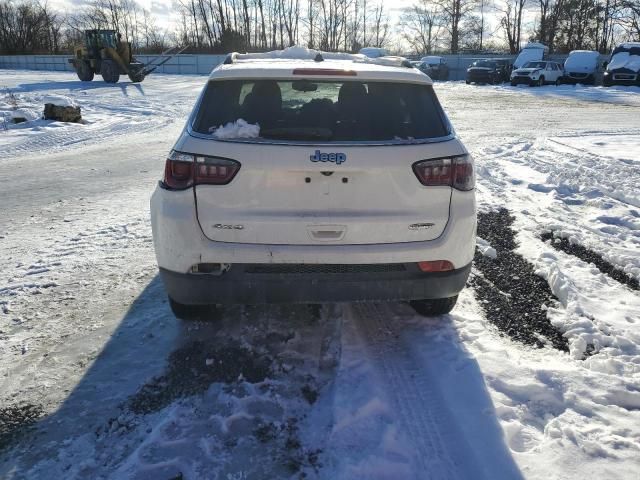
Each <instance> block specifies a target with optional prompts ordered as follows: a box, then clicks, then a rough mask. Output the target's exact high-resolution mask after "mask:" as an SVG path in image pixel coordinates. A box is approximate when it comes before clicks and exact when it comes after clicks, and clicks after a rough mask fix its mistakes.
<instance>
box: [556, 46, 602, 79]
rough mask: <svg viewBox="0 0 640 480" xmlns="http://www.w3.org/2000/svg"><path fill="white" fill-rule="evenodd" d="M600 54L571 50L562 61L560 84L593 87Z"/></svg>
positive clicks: (590, 51)
mask: <svg viewBox="0 0 640 480" xmlns="http://www.w3.org/2000/svg"><path fill="white" fill-rule="evenodd" d="M599 61H600V54H599V53H598V52H595V51H592V50H573V51H572V52H571V53H569V57H568V58H567V59H566V60H565V61H564V77H563V79H562V83H571V84H576V83H583V84H588V85H595V83H596V75H597V73H598V68H599Z"/></svg>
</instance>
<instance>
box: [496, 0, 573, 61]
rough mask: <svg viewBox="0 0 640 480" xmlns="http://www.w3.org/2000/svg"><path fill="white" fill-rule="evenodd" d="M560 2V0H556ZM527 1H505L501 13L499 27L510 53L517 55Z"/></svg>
mask: <svg viewBox="0 0 640 480" xmlns="http://www.w3.org/2000/svg"><path fill="white" fill-rule="evenodd" d="M541 1H547V0H541ZM558 1H562V0H558ZM526 4H527V0H506V2H505V5H504V9H503V10H502V11H501V14H502V16H501V18H500V25H501V26H502V28H503V30H504V32H505V35H506V36H507V43H508V45H509V51H510V52H511V53H518V51H519V50H520V40H521V39H522V15H523V13H524V8H525V6H526Z"/></svg>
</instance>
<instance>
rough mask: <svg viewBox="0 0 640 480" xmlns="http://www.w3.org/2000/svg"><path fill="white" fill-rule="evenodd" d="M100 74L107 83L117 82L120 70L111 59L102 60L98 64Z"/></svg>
mask: <svg viewBox="0 0 640 480" xmlns="http://www.w3.org/2000/svg"><path fill="white" fill-rule="evenodd" d="M100 75H102V79H103V80H104V81H105V82H107V83H118V80H120V70H119V69H118V65H116V62H114V61H113V60H103V61H102V65H100Z"/></svg>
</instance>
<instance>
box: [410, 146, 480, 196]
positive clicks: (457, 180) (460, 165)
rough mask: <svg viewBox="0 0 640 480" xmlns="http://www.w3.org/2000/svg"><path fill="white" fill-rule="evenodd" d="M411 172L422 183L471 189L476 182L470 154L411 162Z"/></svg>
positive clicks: (464, 189) (465, 189)
mask: <svg viewBox="0 0 640 480" xmlns="http://www.w3.org/2000/svg"><path fill="white" fill-rule="evenodd" d="M413 172H414V173H415V174H416V177H418V180H420V183H422V185H427V186H448V187H453V188H455V189H457V190H463V191H468V190H473V188H474V187H475V184H476V180H475V175H474V173H473V160H472V159H471V155H460V156H457V157H445V158H435V159H433V160H422V161H420V162H416V163H414V164H413Z"/></svg>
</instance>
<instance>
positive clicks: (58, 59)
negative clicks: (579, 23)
mask: <svg viewBox="0 0 640 480" xmlns="http://www.w3.org/2000/svg"><path fill="white" fill-rule="evenodd" d="M68 58H70V56H69V55H5V56H1V55H0V69H1V68H7V69H26V70H53V71H69V72H72V71H73V68H72V67H71V65H70V64H69V62H68V61H67V59H68ZM136 58H137V59H138V60H140V61H141V62H143V63H147V62H149V61H150V60H151V59H153V58H155V56H154V55H137V56H136ZM224 58H225V55H177V56H175V57H173V58H172V59H171V60H169V61H168V62H167V63H165V64H164V65H162V66H161V67H159V68H158V69H157V70H156V71H157V72H160V73H173V74H179V75H189V74H190V75H198V74H199V75H207V74H209V73H210V72H211V70H213V68H214V67H215V66H217V65H219V64H220V63H222V62H223V60H224ZM443 58H444V59H445V61H446V62H447V65H448V66H449V79H450V80H464V78H465V75H466V72H467V68H469V65H471V64H472V63H473V62H474V61H475V60H478V59H479V58H509V59H510V60H511V61H512V62H513V60H515V58H516V55H493V56H491V55H475V56H473V55H444V56H443ZM566 58H567V55H551V56H550V57H549V59H550V60H554V61H558V62H561V63H562V62H564V60H565V59H566ZM605 59H606V57H605V56H604V55H603V56H602V58H601V60H605Z"/></svg>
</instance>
